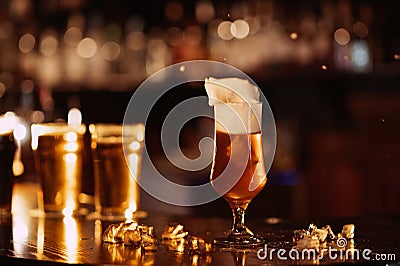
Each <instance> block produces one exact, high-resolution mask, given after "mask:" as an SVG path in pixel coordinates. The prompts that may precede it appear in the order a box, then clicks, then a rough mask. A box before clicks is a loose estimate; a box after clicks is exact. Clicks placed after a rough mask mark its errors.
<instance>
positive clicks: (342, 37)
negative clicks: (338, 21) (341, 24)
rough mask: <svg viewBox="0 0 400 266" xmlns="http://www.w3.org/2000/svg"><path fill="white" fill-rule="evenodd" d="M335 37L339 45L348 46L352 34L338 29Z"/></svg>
mask: <svg viewBox="0 0 400 266" xmlns="http://www.w3.org/2000/svg"><path fill="white" fill-rule="evenodd" d="M333 36H334V38H335V41H336V42H337V43H338V44H339V45H346V44H348V43H349V42H350V33H349V32H348V31H347V30H345V29H343V28H340V29H337V30H336V31H335V33H334V34H333Z"/></svg>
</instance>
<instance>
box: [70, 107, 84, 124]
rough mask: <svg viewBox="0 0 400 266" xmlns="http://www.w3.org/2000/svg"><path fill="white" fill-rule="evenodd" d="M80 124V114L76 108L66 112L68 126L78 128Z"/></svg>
mask: <svg viewBox="0 0 400 266" xmlns="http://www.w3.org/2000/svg"><path fill="white" fill-rule="evenodd" d="M81 123H82V113H81V111H80V110H79V109H78V108H71V109H70V110H69V111H68V125H69V126H79V125H80V124H81Z"/></svg>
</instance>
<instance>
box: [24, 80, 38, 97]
mask: <svg viewBox="0 0 400 266" xmlns="http://www.w3.org/2000/svg"><path fill="white" fill-rule="evenodd" d="M34 86H35V84H34V83H33V81H32V80H30V79H24V80H23V81H22V82H21V91H22V93H25V94H29V93H32V92H33V89H34Z"/></svg>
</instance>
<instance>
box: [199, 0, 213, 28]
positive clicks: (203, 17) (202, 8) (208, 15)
mask: <svg viewBox="0 0 400 266" xmlns="http://www.w3.org/2000/svg"><path fill="white" fill-rule="evenodd" d="M195 13H196V19H197V20H198V21H199V22H201V23H207V22H209V21H210V20H212V19H213V18H214V16H215V11H214V6H213V3H212V2H211V1H208V0H201V1H199V2H197V3H196V10H195Z"/></svg>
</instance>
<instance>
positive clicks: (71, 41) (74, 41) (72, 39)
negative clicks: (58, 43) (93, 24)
mask: <svg viewBox="0 0 400 266" xmlns="http://www.w3.org/2000/svg"><path fill="white" fill-rule="evenodd" d="M80 40H82V31H81V30H80V29H79V28H77V27H70V28H68V29H67V30H66V31H65V33H64V42H65V43H66V44H67V45H69V46H75V45H78V44H79V42H80Z"/></svg>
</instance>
